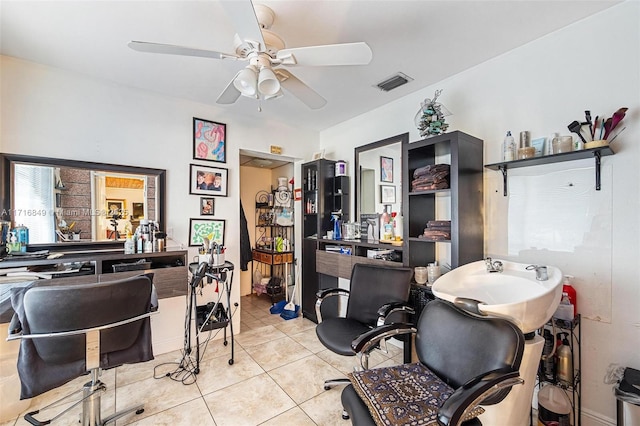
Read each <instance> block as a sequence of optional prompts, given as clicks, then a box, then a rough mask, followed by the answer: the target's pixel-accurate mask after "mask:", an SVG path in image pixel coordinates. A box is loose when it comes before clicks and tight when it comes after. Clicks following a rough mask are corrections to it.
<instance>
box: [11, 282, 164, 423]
mask: <svg viewBox="0 0 640 426" xmlns="http://www.w3.org/2000/svg"><path fill="white" fill-rule="evenodd" d="M11 303H12V306H13V309H14V311H15V314H14V316H13V318H12V320H11V324H10V326H9V338H8V340H12V339H22V340H21V342H20V353H19V355H18V374H19V376H20V381H21V394H20V398H21V399H24V398H31V397H34V396H37V395H39V394H41V393H44V392H46V391H49V390H51V389H54V388H56V387H59V386H61V385H63V384H65V383H67V382H69V381H70V380H73V379H75V378H76V377H80V376H82V375H84V374H86V373H89V375H90V381H89V382H88V383H86V384H85V385H84V387H83V389H81V390H78V391H76V392H74V393H73V394H71V395H67V396H65V397H64V398H62V399H60V400H58V401H56V402H54V403H53V404H50V405H48V406H47V407H43V408H42V410H44V409H46V408H49V407H51V406H53V405H56V404H58V403H59V402H61V401H63V400H66V399H67V398H69V397H71V396H72V395H75V394H78V393H80V392H82V399H81V400H79V401H77V402H75V403H74V404H73V405H71V406H70V407H69V408H67V409H65V410H64V411H63V412H61V413H59V414H57V415H56V416H55V417H53V418H52V419H50V420H38V419H36V418H35V417H34V416H35V415H36V414H38V413H39V412H40V410H37V411H33V412H30V413H28V414H26V415H25V416H24V418H25V420H26V421H27V422H29V423H30V424H32V425H45V424H49V423H50V422H51V421H53V420H55V419H57V418H58V417H60V416H61V415H62V414H64V413H66V412H67V411H69V410H71V409H73V408H74V407H76V406H77V405H78V404H80V403H82V424H83V425H84V426H101V425H104V424H107V423H109V422H113V421H115V420H116V419H118V418H120V417H122V416H124V415H126V414H129V413H132V412H136V414H140V413H142V412H143V411H144V409H143V406H142V405H137V406H135V407H132V408H129V409H127V410H124V411H121V412H118V413H116V414H113V415H111V416H109V417H107V418H105V419H104V420H103V419H102V418H101V413H100V395H101V393H103V392H104V391H105V390H106V387H105V385H104V383H102V382H101V381H100V372H101V369H103V368H111V367H116V366H118V365H122V364H128V363H136V362H144V361H149V360H152V359H153V349H152V347H151V321H150V318H149V316H150V315H151V314H152V312H153V311H155V310H157V306H158V304H157V297H156V295H155V291H154V289H153V284H152V274H149V276H147V275H140V276H135V277H131V278H126V279H123V280H118V281H110V282H103V283H94V284H78V285H64V286H35V287H30V288H21V289H15V290H13V291H12V294H11Z"/></svg>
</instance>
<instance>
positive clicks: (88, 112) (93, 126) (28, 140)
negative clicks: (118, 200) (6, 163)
mask: <svg viewBox="0 0 640 426" xmlns="http://www.w3.org/2000/svg"><path fill="white" fill-rule="evenodd" d="M0 88H1V92H0V94H1V99H2V110H1V112H0V125H1V128H0V152H5V153H16V154H25V155H35V156H42V157H56V158H70V159H74V160H86V161H96V162H104V163H113V164H126V165H132V166H141V167H153V168H159V169H166V170H167V197H166V203H167V220H166V223H167V231H168V232H169V233H172V234H173V240H174V241H173V242H172V241H169V242H168V247H169V248H171V246H174V247H176V246H180V245H182V246H184V247H185V248H187V244H188V237H189V230H188V227H189V218H191V217H198V216H199V200H200V196H196V195H189V164H190V163H198V162H197V161H194V160H193V159H192V155H193V149H192V137H193V134H192V120H193V117H199V118H204V119H210V120H214V121H217V122H222V123H225V124H226V125H227V130H228V134H229V138H228V140H227V162H226V164H220V163H210V162H209V163H207V162H200V164H204V165H212V164H215V166H216V167H218V166H221V167H225V168H228V169H229V191H228V193H229V196H228V197H216V204H215V213H216V214H215V218H219V219H226V231H225V234H226V236H225V246H227V247H228V248H229V252H228V254H227V259H228V260H230V261H232V262H233V263H234V264H235V265H238V267H239V262H240V256H239V241H240V239H239V235H240V231H239V229H240V226H239V211H240V208H239V204H240V203H239V199H240V188H239V185H240V167H239V153H238V152H239V149H240V148H243V149H248V150H252V151H256V152H266V153H268V152H269V144H270V143H271V142H272V140H270V139H269V138H268V136H267V135H273V134H277V135H278V144H279V145H281V146H282V147H283V152H284V153H285V154H286V155H287V156H289V157H292V158H310V157H311V154H312V152H313V151H315V150H317V145H318V142H317V141H318V134H317V133H316V132H314V131H306V130H303V129H299V128H295V127H292V126H289V125H286V124H283V123H279V122H276V121H274V120H269V121H266V120H264V121H261V120H259V119H258V120H256V119H253V118H252V119H246V118H245V117H243V116H238V115H231V114H229V113H228V112H227V111H226V110H225V109H224V108H218V107H215V106H210V105H203V104H198V103H194V102H188V101H184V100H179V99H173V98H168V97H164V96H159V95H157V94H154V93H150V92H145V91H141V90H136V89H131V88H128V87H124V86H119V85H116V84H113V83H110V82H106V81H102V80H97V79H93V78H89V77H86V76H84V75H79V74H73V73H69V72H65V71H61V70H58V69H55V68H51V67H46V66H42V65H39V64H33V63H29V62H25V61H22V60H19V59H15V58H11V57H6V56H0ZM301 140H303V141H305V143H304V144H302V143H300V142H299V141H301ZM245 208H247V211H248V212H251V211H252V210H251V209H249V208H248V206H245ZM196 254H197V248H195V247H192V248H189V258H190V259H191V258H193V256H195V255H196ZM185 285H186V284H185ZM239 297H240V286H239V285H235V286H234V288H233V292H232V303H233V302H238V301H239ZM166 305H167V306H168V307H169V309H167V310H165V312H162V313H160V315H159V316H165V315H169V316H170V318H173V320H175V321H176V323H177V324H183V319H182V318H183V315H184V304H182V306H183V307H182V308H175V306H176V305H175V303H173V301H167V302H166ZM164 321H165V320H164V319H160V318H158V319H157V320H156V322H158V323H163V322H164ZM234 321H235V322H234V326H235V327H236V328H235V329H236V330H239V329H240V320H239V315H236V316H235V317H234ZM154 333H156V330H154ZM157 337H158V338H159V339H161V340H162V341H163V342H164V343H163V345H162V348H163V351H165V350H170V349H176V348H179V347H181V346H182V337H181V335H180V334H178V335H177V336H173V335H172V336H157ZM155 338H156V336H154V339H155ZM171 339H173V341H174V342H175V344H174V345H173V346H175V347H172V345H171V344H169V343H167V342H168V340H171ZM156 349H157V348H156Z"/></svg>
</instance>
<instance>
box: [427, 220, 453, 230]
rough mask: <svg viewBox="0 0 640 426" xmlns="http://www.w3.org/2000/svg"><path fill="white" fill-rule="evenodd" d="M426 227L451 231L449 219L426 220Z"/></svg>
mask: <svg viewBox="0 0 640 426" xmlns="http://www.w3.org/2000/svg"><path fill="white" fill-rule="evenodd" d="M427 228H429V229H448V230H449V231H451V221H450V220H430V221H428V222H427Z"/></svg>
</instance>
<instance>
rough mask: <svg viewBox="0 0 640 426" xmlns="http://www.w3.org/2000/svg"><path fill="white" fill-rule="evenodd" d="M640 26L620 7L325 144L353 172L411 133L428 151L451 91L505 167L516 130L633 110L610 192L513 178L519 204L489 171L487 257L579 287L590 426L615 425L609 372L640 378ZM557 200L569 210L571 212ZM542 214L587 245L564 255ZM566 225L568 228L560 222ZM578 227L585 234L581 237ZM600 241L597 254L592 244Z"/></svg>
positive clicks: (578, 178)
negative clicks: (436, 111) (552, 273)
mask: <svg viewBox="0 0 640 426" xmlns="http://www.w3.org/2000/svg"><path fill="white" fill-rule="evenodd" d="M639 22H640V3H638V2H626V3H623V4H621V5H618V6H614V7H612V8H610V9H607V10H606V11H604V12H601V13H599V14H597V15H594V16H592V17H590V18H588V19H585V20H583V21H580V22H578V23H576V24H574V25H571V26H569V27H567V28H564V29H562V30H560V31H557V32H555V33H553V34H550V35H548V36H546V37H544V38H542V39H539V40H536V41H533V42H531V43H529V44H527V45H525V46H523V47H521V48H519V49H516V50H514V51H512V52H509V53H507V54H504V55H502V56H499V57H497V58H494V59H492V60H490V61H487V62H485V63H483V64H481V65H479V66H476V67H474V68H472V69H469V70H467V71H465V72H462V73H460V74H458V75H455V76H452V77H450V78H448V79H446V80H444V81H442V82H440V83H439V84H437V85H434V86H432V87H429V88H427V89H424V90H420V91H417V92H415V93H414V94H412V95H410V96H407V97H405V98H403V99H400V100H398V101H396V102H393V103H390V104H387V105H386V106H384V107H381V108H378V109H376V110H374V111H371V112H369V113H367V114H364V115H362V116H359V117H356V118H354V119H352V120H349V121H347V122H344V123H341V124H340V125H337V126H335V127H332V128H330V129H326V130H325V131H323V132H321V134H320V144H321V148H324V149H325V152H326V153H327V156H328V157H329V158H336V159H338V158H341V159H349V160H350V161H353V148H354V147H356V146H358V145H363V144H366V143H370V142H373V141H378V140H381V139H384V138H387V137H391V136H394V135H397V134H401V133H404V132H406V131H410V140H418V139H419V138H420V137H419V133H418V130H417V129H416V127H415V125H414V123H413V117H414V116H415V114H416V112H417V110H418V108H419V106H420V102H421V101H422V100H423V99H424V98H427V97H428V98H431V97H433V93H434V91H435V90H436V89H440V88H441V89H443V93H442V96H441V97H440V99H439V100H440V101H441V102H442V103H443V104H444V105H445V106H446V107H447V108H448V109H449V110H450V111H451V112H452V113H453V116H450V117H447V121H448V122H449V123H450V128H449V130H461V131H464V132H467V133H470V134H472V135H474V136H477V137H480V138H481V139H483V140H484V141H485V151H484V162H485V164H489V163H495V162H499V161H501V156H500V145H501V142H502V140H503V138H504V135H505V133H506V131H507V130H511V131H512V132H513V133H514V134H515V135H516V137H517V134H518V133H519V132H520V131H521V130H529V131H531V133H532V137H533V138H536V137H539V136H547V135H550V134H552V133H553V132H556V131H558V132H560V133H561V134H568V130H567V125H568V124H569V123H570V122H572V121H573V120H583V114H584V111H585V110H586V109H590V110H591V111H592V114H593V116H595V115H596V114H600V115H603V114H606V115H608V116H610V115H611V114H612V113H613V112H614V111H616V110H617V109H618V108H619V107H622V106H626V107H628V108H629V111H628V112H627V116H626V118H625V119H624V121H623V124H624V125H626V127H627V129H626V130H625V132H624V133H622V134H621V135H620V136H619V137H618V138H617V139H616V141H615V142H614V144H613V145H612V146H613V148H614V150H615V151H616V155H615V156H610V157H604V158H603V182H602V190H601V191H595V189H594V187H593V186H594V171H593V161H592V160H579V161H574V162H570V163H559V164H557V165H544V166H538V167H533V168H528V169H517V170H512V171H510V180H509V184H510V195H509V197H503V196H502V177H501V174H500V173H499V172H495V171H491V170H488V169H487V170H486V172H485V179H484V180H485V184H484V191H485V203H484V212H483V213H484V219H485V254H486V255H490V256H493V257H497V258H508V259H510V260H515V261H520V262H530V263H534V262H535V263H538V262H546V263H548V264H555V265H557V266H559V267H560V268H561V269H562V270H563V272H564V273H566V274H571V275H574V276H575V283H574V286H575V287H576V288H577V291H578V309H579V311H580V312H581V313H585V312H586V313H587V315H586V316H588V318H587V319H584V321H583V324H582V380H583V381H582V395H583V399H582V408H583V418H582V420H583V423H582V424H583V425H587V426H588V425H600V424H613V423H614V422H615V421H614V419H615V399H614V397H613V394H612V390H611V385H607V384H604V383H603V377H604V375H605V372H606V370H607V367H608V366H609V364H610V363H618V364H621V365H623V366H630V367H634V368H640V355H639V354H638V347H640V310H639V309H638V302H639V301H640V290H639V289H640V273H639V271H638V264H640V254H639V252H640V247H639V245H640V231H639V226H640V220H639V217H640V208H639V205H638V200H639V195H640V185H639V184H640V175H639V172H638V171H639V170H640V143H639V141H640V126H639V125H638V123H639V120H638V118H639V117H640V30H639V25H638V23H639ZM443 36H446V35H443ZM436 60H437V59H436ZM428 71H429V70H428V69H426V70H425V72H428ZM409 84H411V83H409ZM540 185H542V186H541V188H543V190H540ZM545 185H548V186H545ZM544 188H548V191H544ZM546 192H552V193H558V194H560V196H557V197H556V198H555V199H554V198H553V197H548V196H546V195H545V193H546ZM550 200H551V201H550ZM553 200H555V201H553ZM563 200H564V201H563ZM566 200H569V202H566ZM585 200H586V201H585ZM556 201H557V202H560V201H563V202H564V205H563V206H562V209H559V208H558V203H556ZM573 201H575V202H573ZM522 206H527V207H522ZM584 206H587V208H586V211H585V210H584ZM529 210H531V211H529ZM532 212H534V213H535V214H537V215H539V216H541V217H542V218H546V219H548V221H550V222H551V223H552V224H553V227H552V228H551V229H547V230H548V231H550V232H551V233H558V234H560V235H564V234H563V232H565V229H564V228H565V227H567V226H568V227H569V228H571V229H573V230H574V231H577V232H581V233H582V237H583V240H584V242H582V243H581V244H580V245H576V246H575V248H574V249H573V250H567V249H566V248H562V249H560V248H559V247H558V246H559V245H561V244H559V242H558V241H553V240H552V239H549V238H547V239H544V238H541V235H540V234H542V232H540V233H536V232H535V229H536V228H535V226H539V223H540V221H538V220H536V221H535V223H531V220H532V217H533V214H532ZM556 214H562V215H563V217H566V218H568V219H566V220H565V221H564V222H556V221H555V217H554V215H556ZM574 222H576V223H582V224H584V225H583V226H584V228H583V229H580V228H578V229H575V228H576V227H577V225H576V224H575V223H574ZM543 223H544V222H543ZM563 223H564V224H565V225H567V226H564V225H563ZM517 229H526V230H527V231H531V230H532V229H534V232H530V235H535V236H536V238H537V239H536V241H535V244H536V245H535V246H533V241H531V240H528V241H524V244H525V246H524V247H523V246H519V248H518V249H516V250H515V251H513V250H510V247H513V242H512V241H511V240H512V239H513V238H515V236H516V235H515V234H514V232H516V231H517ZM607 233H608V234H607ZM593 235H595V236H596V237H597V238H596V241H598V244H596V245H595V249H594V247H593V246H590V245H589V239H590V238H591V236H593ZM528 238H531V237H528ZM527 243H528V244H529V245H528V246H527ZM581 301H582V305H581ZM581 306H582V307H581ZM600 312H601V313H602V315H599V313H600Z"/></svg>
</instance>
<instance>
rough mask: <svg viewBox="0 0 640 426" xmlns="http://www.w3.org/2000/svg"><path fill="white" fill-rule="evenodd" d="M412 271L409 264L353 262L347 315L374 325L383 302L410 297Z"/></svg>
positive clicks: (400, 300) (399, 300)
mask: <svg viewBox="0 0 640 426" xmlns="http://www.w3.org/2000/svg"><path fill="white" fill-rule="evenodd" d="M411 273H412V271H411V269H409V268H391V267H385V266H376V265H368V264H362V263H357V264H355V265H354V266H353V270H352V271H351V288H350V295H349V302H348V304H347V313H346V317H347V318H350V319H354V320H356V321H359V322H361V323H363V324H367V325H370V326H375V325H376V322H377V320H378V309H379V308H380V307H381V306H382V305H384V304H386V303H392V302H406V301H407V300H409V291H410V289H411Z"/></svg>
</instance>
